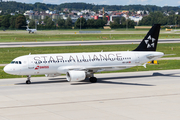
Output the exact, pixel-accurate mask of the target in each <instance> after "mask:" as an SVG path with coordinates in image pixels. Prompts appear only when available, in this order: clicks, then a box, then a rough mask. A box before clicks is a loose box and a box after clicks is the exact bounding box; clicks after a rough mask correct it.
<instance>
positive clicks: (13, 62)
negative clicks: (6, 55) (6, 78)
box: [11, 61, 22, 64]
mask: <svg viewBox="0 0 180 120" xmlns="http://www.w3.org/2000/svg"><path fill="white" fill-rule="evenodd" d="M11 64H22V62H21V61H12V62H11Z"/></svg>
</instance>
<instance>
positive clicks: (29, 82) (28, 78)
mask: <svg viewBox="0 0 180 120" xmlns="http://www.w3.org/2000/svg"><path fill="white" fill-rule="evenodd" d="M30 78H31V75H28V76H27V80H26V84H31V79H30Z"/></svg>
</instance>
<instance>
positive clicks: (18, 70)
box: [4, 24, 164, 84]
mask: <svg viewBox="0 0 180 120" xmlns="http://www.w3.org/2000/svg"><path fill="white" fill-rule="evenodd" d="M159 32H160V25H159V24H155V25H153V27H152V28H151V29H150V30H149V32H148V33H147V35H146V36H145V37H144V39H143V40H142V41H141V43H140V44H139V46H138V47H137V48H136V49H135V50H133V51H113V52H89V53H68V54H66V53H65V54H35V55H25V56H20V57H17V58H15V59H14V60H13V61H12V62H11V63H10V64H8V65H6V66H5V67H4V71H5V72H6V73H9V74H13V75H27V80H26V83H27V84H30V83H31V81H30V78H31V75H42V74H45V76H47V77H55V76H60V75H61V74H66V79H67V81H69V82H72V81H81V80H84V79H85V78H89V81H90V82H92V83H95V82H97V78H96V77H94V73H96V72H101V71H114V70H122V69H126V68H130V67H134V66H141V65H142V64H144V63H147V62H148V61H152V60H155V59H157V58H160V57H162V56H163V55H164V53H162V52H156V47H157V43H158V37H159ZM144 66H145V65H144Z"/></svg>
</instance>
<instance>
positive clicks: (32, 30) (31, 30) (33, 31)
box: [26, 26, 37, 33]
mask: <svg viewBox="0 0 180 120" xmlns="http://www.w3.org/2000/svg"><path fill="white" fill-rule="evenodd" d="M26 27H27V29H26V31H29V33H35V32H36V31H37V30H36V29H29V27H28V26H26Z"/></svg>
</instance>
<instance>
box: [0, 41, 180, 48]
mask: <svg viewBox="0 0 180 120" xmlns="http://www.w3.org/2000/svg"><path fill="white" fill-rule="evenodd" d="M141 41H142V40H91V41H52V42H1V43H0V48H8V47H42V46H79V45H117V44H139V43H140V42H141ZM158 43H180V39H160V40H159V41H158Z"/></svg>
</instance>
